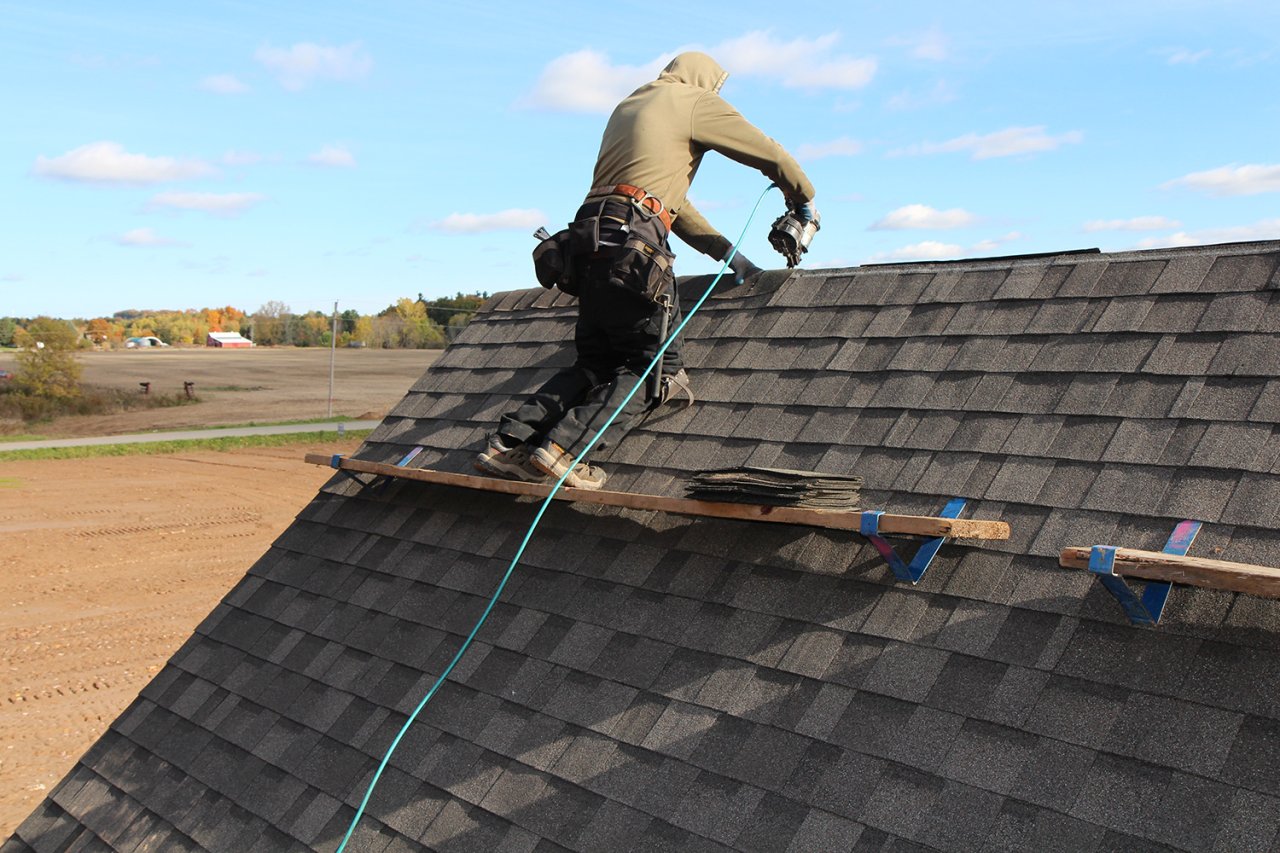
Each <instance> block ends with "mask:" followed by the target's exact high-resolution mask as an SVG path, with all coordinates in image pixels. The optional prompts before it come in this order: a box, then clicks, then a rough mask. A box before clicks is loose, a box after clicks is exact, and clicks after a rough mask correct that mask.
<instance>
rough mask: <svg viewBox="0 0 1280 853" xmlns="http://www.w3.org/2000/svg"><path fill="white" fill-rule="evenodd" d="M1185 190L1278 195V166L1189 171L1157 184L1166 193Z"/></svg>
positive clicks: (1279, 190) (1228, 167)
mask: <svg viewBox="0 0 1280 853" xmlns="http://www.w3.org/2000/svg"><path fill="white" fill-rule="evenodd" d="M1174 187H1188V188H1190V189H1193V190H1200V191H1201V192H1206V193H1209V195H1216V196H1224V195H1258V194H1259V193H1274V192H1280V164H1270V165H1266V166H1264V165H1260V164H1249V165H1245V166H1237V165H1235V164H1234V163H1233V164H1231V165H1229V166H1220V167H1218V168H1217V169H1209V170H1208V171H1205V172H1192V173H1191V174H1189V175H1183V176H1182V177H1181V178H1177V179H1175V180H1172V181H1168V182H1167V183H1163V184H1161V185H1160V189H1162V190H1167V189H1172V188H1174Z"/></svg>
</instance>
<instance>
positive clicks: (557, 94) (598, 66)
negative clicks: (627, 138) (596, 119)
mask: <svg viewBox="0 0 1280 853" xmlns="http://www.w3.org/2000/svg"><path fill="white" fill-rule="evenodd" d="M670 61H671V57H670V55H663V56H660V57H658V58H657V59H653V60H651V61H649V62H647V63H645V64H644V65H614V64H613V63H611V62H610V61H609V56H608V54H605V53H601V52H600V51H596V50H579V51H575V52H574V53H566V54H565V55H563V56H557V57H556V58H555V59H553V60H551V61H550V62H549V63H547V66H546V68H544V69H542V75H541V76H540V77H539V78H538V82H537V83H535V84H534V86H533V91H531V92H530V93H529V94H528V95H527V96H525V98H524V99H523V100H522V101H521V102H520V106H523V107H531V108H534V109H549V110H561V111H564V112H572V113H607V112H609V111H610V110H612V109H613V108H614V106H615V105H616V104H617V103H618V101H620V100H622V99H623V98H625V97H626V96H627V95H629V94H631V92H632V91H634V90H635V89H637V88H639V86H640V85H641V84H642V83H645V82H646V81H649V80H652V79H654V78H655V77H657V76H658V72H659V71H661V70H662V68H663V67H664V66H665V65H666V64H667V63H668V62H670Z"/></svg>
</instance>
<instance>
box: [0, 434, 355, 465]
mask: <svg viewBox="0 0 1280 853" xmlns="http://www.w3.org/2000/svg"><path fill="white" fill-rule="evenodd" d="M371 432H373V430H347V432H346V433H345V434H344V435H343V438H344V439H346V438H359V439H363V438H364V437H366V436H367V435H368V434H369V433H371ZM337 438H338V434H337V433H336V432H334V431H333V430H329V431H326V432H292V433H286V434H284V435H245V436H226V437H223V438H193V439H185V440H182V441H147V442H138V443H136V444H90V445H85V446H84V447H42V448H37V449H35V450H0V462H19V461H40V460H45V459H92V458H94V457H97V456H156V455H159V454H165V453H181V452H183V451H187V450H223V451H226V450H244V449H246V448H250V447H288V446H289V445H292V444H313V443H315V442H320V441H334V440H336V439H337Z"/></svg>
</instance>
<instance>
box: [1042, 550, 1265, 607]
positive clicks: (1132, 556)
mask: <svg viewBox="0 0 1280 853" xmlns="http://www.w3.org/2000/svg"><path fill="white" fill-rule="evenodd" d="M1092 551H1093V549H1092V548H1079V547H1071V548H1064V549H1063V550H1062V554H1061V555H1060V556H1059V558H1058V563H1059V564H1060V565H1062V566H1065V567H1066V568H1069V569H1087V568H1089V555H1090V553H1092ZM1115 572H1116V574H1118V575H1132V576H1133V577H1138V578H1146V579H1147V580H1156V581H1173V582H1175V583H1185V584H1190V585H1191V586H1201V587H1205V588H1206V589H1225V590H1230V591H1232V592H1245V593H1249V594H1250V595H1260V596H1263V597H1265V598H1280V569H1273V568H1269V567H1267V566H1254V565H1250V564H1248V563H1229V562H1227V561H1225V560H1210V559H1207V558H1205V557H1183V556H1179V555H1177V554H1165V553H1164V552H1162V551H1140V550H1138V549H1136V548H1117V549H1116V562H1115Z"/></svg>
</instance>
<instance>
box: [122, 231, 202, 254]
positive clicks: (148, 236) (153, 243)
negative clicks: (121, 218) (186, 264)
mask: <svg viewBox="0 0 1280 853" xmlns="http://www.w3.org/2000/svg"><path fill="white" fill-rule="evenodd" d="M116 242H117V243H119V244H120V245H121V246H134V247H138V248H148V249H150V248H161V247H165V246H183V245H186V244H185V243H182V242H179V241H178V240H172V239H170V238H168V237H161V236H160V235H159V234H157V233H156V232H155V231H153V230H151V229H150V228H134V229H133V230H131V231H126V232H124V233H123V234H121V235H120V236H119V237H116Z"/></svg>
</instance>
